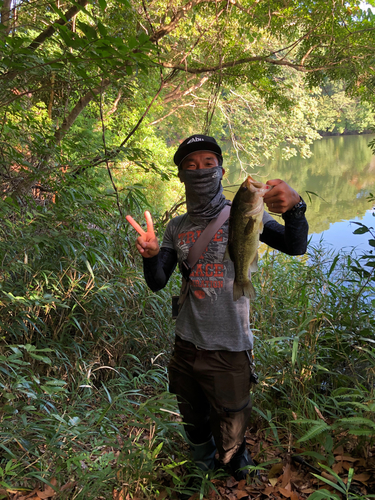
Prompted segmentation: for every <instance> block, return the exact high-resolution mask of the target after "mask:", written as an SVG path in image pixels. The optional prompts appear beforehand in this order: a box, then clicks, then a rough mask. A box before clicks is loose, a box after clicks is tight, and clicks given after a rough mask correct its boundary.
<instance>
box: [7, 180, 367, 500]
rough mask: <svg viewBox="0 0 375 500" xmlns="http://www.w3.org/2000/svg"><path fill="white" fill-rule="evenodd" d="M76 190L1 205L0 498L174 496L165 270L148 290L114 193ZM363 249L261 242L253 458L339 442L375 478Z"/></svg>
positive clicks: (318, 449)
mask: <svg viewBox="0 0 375 500" xmlns="http://www.w3.org/2000/svg"><path fill="white" fill-rule="evenodd" d="M90 191H91V192H90ZM90 191H88V190H87V189H85V187H84V186H83V185H82V186H81V188H80V189H69V188H67V189H66V190H62V193H63V194H62V195H60V196H61V198H60V199H57V200H56V203H55V204H47V205H40V204H37V203H35V204H34V206H31V205H29V206H28V207H27V210H26V209H25V208H23V207H16V206H15V205H13V204H12V203H11V201H9V200H8V201H5V202H3V203H2V204H1V210H2V214H1V215H2V216H1V231H2V236H1V239H0V252H1V262H2V275H1V283H0V293H1V306H2V307H1V311H0V325H1V347H0V360H1V364H0V384H1V413H0V418H1V426H0V474H1V476H0V498H1V497H2V498H8V497H9V498H13V497H15V495H16V493H17V494H18V495H19V496H18V498H20V497H22V495H21V492H23V494H24V495H25V496H26V494H28V493H30V492H31V491H32V490H33V489H34V488H35V487H36V488H37V490H38V491H40V492H42V493H43V492H48V491H54V490H56V491H58V492H59V498H69V499H73V498H74V499H82V500H83V499H88V498H90V499H99V498H104V499H108V498H112V497H113V498H117V497H116V496H113V495H120V494H121V495H123V496H118V498H125V497H126V495H130V497H129V498H132V497H134V498H158V495H159V494H163V495H167V497H168V498H173V494H174V493H173V491H176V490H178V489H182V488H184V485H185V484H186V482H187V475H188V473H189V470H190V467H191V466H190V464H189V462H188V461H187V460H188V453H187V450H186V448H184V445H183V440H182V438H181V424H180V421H179V418H178V415H177V407H176V403H175V400H174V398H173V397H172V396H170V395H169V394H168V392H167V378H166V364H167V361H168V357H169V355H170V352H171V349H172V343H173V326H174V325H173V321H172V320H171V314H170V312H171V311H170V309H171V307H170V303H171V295H172V294H173V293H176V291H177V290H178V286H179V276H178V274H176V275H175V276H174V277H173V279H172V280H171V282H170V284H169V285H168V287H167V288H166V289H164V290H163V291H161V292H158V293H157V294H154V293H152V292H150V291H149V290H148V288H147V286H146V285H145V282H144V278H143V273H142V268H141V262H140V260H139V258H138V256H137V255H136V252H135V251H134V248H133V239H134V236H133V234H129V232H128V231H129V228H128V227H127V226H125V225H124V224H123V221H122V220H121V219H119V218H118V217H117V216H116V215H114V214H115V211H114V210H113V208H114V203H113V201H112V198H111V197H105V196H102V197H101V195H97V196H96V197H95V198H94V197H93V190H92V189H91V190H90ZM100 200H101V201H100ZM99 201H100V203H99ZM68 202H69V203H68ZM129 202H130V201H129ZM93 203H95V209H94V207H93ZM123 208H124V207H123ZM161 220H162V218H160V220H159V222H158V224H157V227H158V228H159V230H160V231H162V230H163V224H162V222H161ZM14 221H16V222H14ZM358 231H359V232H366V231H367V232H368V229H367V228H366V227H364V226H361V225H359V227H358ZM368 234H369V236H370V244H371V246H373V247H374V246H375V239H374V238H375V235H374V234H373V233H372V232H371V231H370V232H368ZM374 264H375V262H374V256H373V254H372V253H368V254H366V255H364V256H357V257H355V256H354V255H342V254H340V255H338V254H337V255H335V254H330V253H327V252H326V251H325V250H323V249H312V248H310V249H309V257H304V258H290V257H287V256H284V255H282V254H278V253H277V252H268V253H267V254H266V255H264V256H263V258H262V261H261V269H260V272H258V273H257V274H256V278H255V279H256V282H255V285H256V288H257V289H258V292H259V293H258V298H257V300H256V301H255V302H254V303H253V307H252V311H251V323H252V325H253V328H254V333H255V337H256V347H255V356H256V362H257V370H258V373H259V376H260V384H259V386H258V387H257V388H256V390H255V392H254V428H253V430H252V432H253V433H254V435H256V436H261V438H259V440H258V441H257V442H256V446H255V451H256V458H257V460H258V461H259V462H261V464H262V463H263V462H267V461H268V462H269V461H270V459H272V458H273V460H271V462H272V463H273V461H276V462H278V463H281V462H282V460H284V465H285V463H286V462H285V460H288V458H287V457H291V456H292V455H293V453H297V454H298V455H300V456H302V457H303V459H304V460H306V461H307V462H308V463H310V464H312V465H315V466H316V467H318V468H319V469H320V470H321V471H322V472H324V470H323V469H324V467H328V468H329V470H330V471H331V475H332V473H335V472H334V471H335V470H337V469H335V468H334V469H333V472H332V469H331V468H332V467H334V466H335V464H336V462H335V450H337V449H338V448H340V447H341V448H342V450H343V455H347V456H349V457H352V460H354V459H358V460H360V459H364V460H365V463H366V464H367V469H366V468H365V469H366V470H367V471H368V474H370V478H371V477H372V478H373V477H374V475H373V473H374V469H373V464H372V461H371V460H372V459H371V456H373V454H374V439H375V426H374V422H373V414H374V410H375V408H374V374H375V356H374V353H375V346H374V340H373V331H374V328H375V318H374V314H373V311H374V299H373V298H374V296H375V295H374V284H375V279H374V269H375V265H374ZM262 433H263V434H262ZM271 438H272V439H271ZM270 442H271V445H270ZM266 443H267V446H265V444H266ZM276 452H277V453H276ZM336 455H337V452H336ZM353 457H354V458H353ZM272 463H270V464H269V465H268V466H267V465H266V466H265V470H264V471H263V472H262V474H263V475H262V476H261V477H262V479H263V481H264V483H261V487H262V488H265V487H266V486H267V480H268V474H269V471H270V468H271V465H272ZM351 463H352V462H351ZM318 464H321V465H318ZM352 465H353V463H352ZM280 471H281V469H279V473H280ZM349 473H351V472H350V471H349ZM356 474H357V473H356ZM365 474H366V473H365ZM371 474H372V476H371ZM340 475H341V477H343V478H345V477H346V475H347V471H345V469H343V470H342V472H340ZM310 477H311V476H310ZM322 477H323V479H322V480H320V483H319V484H320V486H322V484H323V485H324V483H322V481H325V479H327V477H328V476H327V477H326V478H324V475H323V476H322ZM355 477H356V476H354V480H355ZM357 477H359V474H357ZM363 477H365V478H366V477H367V476H362V479H363ZM221 478H222V476H220V473H217V476H216V482H214V483H210V482H209V481H208V480H207V481H206V483H205V484H206V487H208V488H209V487H210V485H211V488H212V487H213V486H215V485H216V486H215V487H216V488H218V487H219V485H220V484H221V483H220V480H222V479H221ZM326 482H327V481H326ZM339 484H340V483H338V485H339ZM353 484H356V485H357V486H356V487H357V489H356V490H355V491H356V492H357V493H356V494H357V497H355V496H353V495H352V493H350V494H349V493H348V496H347V497H345V498H369V497H368V496H366V492H367V494H368V493H370V492H371V488H374V484H373V481H372V480H371V479H367V480H363V482H360V481H359V482H357V483H356V482H354V483H353ZM338 485H336V486H335V487H337V488H338ZM325 486H326V487H327V488H328V489H330V490H331V491H333V492H335V491H336V490H335V489H334V488H335V487H332V486H329V485H327V484H326V485H325ZM317 487H318V483H317V484H315V485H313V488H315V489H316V488H317ZM48 488H53V490H48ZM293 488H295V487H293ZM296 491H299V494H300V495H301V498H307V496H309V495H308V494H305V495H304V494H303V489H300V490H298V488H297V490H296ZM361 491H362V493H361ZM113 492H115V493H113ZM336 493H337V491H336ZM361 495H362V496H361ZM222 498H223V497H222ZM311 498H317V497H312V496H311ZM324 498H329V497H327V496H326V497H324ZM332 498H336V497H334V496H332Z"/></svg>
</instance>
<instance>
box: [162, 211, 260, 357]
mask: <svg viewBox="0 0 375 500" xmlns="http://www.w3.org/2000/svg"><path fill="white" fill-rule="evenodd" d="M267 215H268V214H267ZM268 217H270V216H269V215H268ZM228 224H229V222H228V221H227V222H225V223H224V225H223V226H222V227H221V228H220V229H219V230H218V231H217V233H216V234H215V236H214V237H213V238H212V240H211V241H210V243H209V245H208V247H207V248H206V251H205V252H204V253H203V255H202V256H201V257H200V258H199V260H198V262H197V263H196V264H195V266H194V267H193V269H192V271H191V274H190V280H191V283H190V289H189V293H188V296H187V297H186V300H185V302H184V303H183V306H182V308H181V311H180V313H179V315H178V317H177V319H176V334H177V335H178V336H179V337H181V338H182V339H184V340H188V341H189V342H192V343H193V344H195V345H196V346H197V347H200V348H201V349H208V350H226V351H236V352H238V351H244V350H247V349H252V347H253V335H252V332H251V330H250V326H249V312H250V311H249V299H248V298H247V297H241V298H240V299H239V300H237V301H236V302H234V301H233V281H234V266H233V262H232V261H231V260H224V254H225V249H226V246H227V242H228ZM204 229H205V226H198V225H196V224H194V223H193V222H192V221H191V220H190V217H189V215H188V214H184V215H181V216H179V217H176V218H174V219H172V220H171V221H170V222H169V224H168V226H167V228H166V231H165V234H164V239H163V243H162V247H165V248H171V249H173V250H175V251H176V252H177V258H178V262H179V263H181V262H182V261H183V260H185V259H186V258H187V256H188V252H189V249H190V247H191V246H192V245H193V244H194V243H195V240H196V239H197V238H198V237H199V235H200V234H201V233H202V231H203V230H204Z"/></svg>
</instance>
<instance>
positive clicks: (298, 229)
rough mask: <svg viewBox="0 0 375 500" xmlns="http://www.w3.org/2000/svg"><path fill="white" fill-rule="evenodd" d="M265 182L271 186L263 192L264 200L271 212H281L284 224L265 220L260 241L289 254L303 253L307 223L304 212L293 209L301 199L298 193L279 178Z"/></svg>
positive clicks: (305, 244) (305, 247) (307, 228)
mask: <svg viewBox="0 0 375 500" xmlns="http://www.w3.org/2000/svg"><path fill="white" fill-rule="evenodd" d="M267 184H268V185H270V186H273V187H272V189H271V190H270V191H269V192H268V193H266V194H265V196H264V202H265V203H266V205H267V208H268V209H269V210H270V211H271V212H274V213H278V214H282V217H283V219H284V221H285V226H283V225H282V224H279V223H278V222H277V221H275V220H273V219H270V220H268V221H266V223H265V225H264V229H263V233H262V234H261V235H260V241H262V242H264V243H266V244H267V245H269V246H271V247H272V248H275V249H276V250H280V251H281V252H284V253H287V254H289V255H302V254H304V253H305V252H306V249H307V236H308V231H309V225H308V223H307V220H306V218H305V216H304V214H299V213H296V212H295V211H294V210H293V209H294V207H295V205H296V204H297V203H299V201H300V199H301V198H300V196H299V194H298V193H297V191H295V190H294V189H293V188H291V187H290V186H289V185H288V184H287V183H286V182H284V181H282V180H280V179H273V180H270V181H267Z"/></svg>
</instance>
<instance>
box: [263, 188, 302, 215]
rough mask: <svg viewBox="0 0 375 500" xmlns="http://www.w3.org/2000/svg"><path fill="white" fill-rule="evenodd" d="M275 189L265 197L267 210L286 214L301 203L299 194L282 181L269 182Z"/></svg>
mask: <svg viewBox="0 0 375 500" xmlns="http://www.w3.org/2000/svg"><path fill="white" fill-rule="evenodd" d="M267 184H268V185H269V186H273V188H272V189H271V190H270V191H268V192H267V193H266V194H265V195H264V202H265V203H266V205H267V208H268V209H269V210H270V211H271V212H274V213H279V214H282V213H285V212H286V211H287V210H290V209H291V208H293V206H294V205H295V204H296V203H298V201H299V194H298V193H297V192H296V191H295V190H294V189H293V188H291V187H290V186H289V184H287V183H286V182H284V181H282V180H281V179H272V180H269V181H267Z"/></svg>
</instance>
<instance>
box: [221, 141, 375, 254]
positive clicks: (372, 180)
mask: <svg viewBox="0 0 375 500" xmlns="http://www.w3.org/2000/svg"><path fill="white" fill-rule="evenodd" d="M374 137H375V136H373V135H359V136H340V137H325V138H323V139H321V140H319V141H316V142H315V143H314V144H313V145H312V147H311V150H312V152H313V156H312V157H311V158H308V159H303V158H300V157H294V158H291V159H289V160H282V159H281V158H280V157H279V158H274V159H273V160H266V159H265V161H264V165H262V166H260V167H259V169H258V170H257V172H255V171H254V170H248V173H251V174H252V175H254V177H256V178H259V179H261V180H262V181H264V182H265V181H266V180H267V179H277V178H280V179H283V180H285V181H286V182H287V183H288V184H290V185H291V186H292V187H293V188H294V189H296V191H298V192H299V193H300V194H301V195H302V197H303V198H304V199H305V201H306V203H307V206H308V210H307V213H306V216H307V219H308V221H309V226H310V234H314V233H315V235H314V236H313V240H314V242H317V241H319V239H320V235H321V233H323V239H324V240H326V241H327V242H328V243H331V245H332V246H333V247H335V248H336V249H339V248H342V247H345V246H357V245H358V244H359V239H361V241H362V240H365V241H367V239H366V235H364V237H362V238H358V236H356V235H355V236H353V235H352V232H353V231H354V230H355V229H356V227H357V226H354V225H350V224H349V222H343V221H351V220H357V221H360V222H362V223H363V224H367V222H368V221H369V223H370V224H372V226H375V219H374V218H373V217H372V213H371V208H372V206H371V204H370V203H369V201H368V200H367V199H366V197H367V196H368V195H369V194H370V193H373V194H375V156H372V154H371V150H370V149H369V147H368V143H369V141H370V140H371V139H373V138H374ZM280 156H281V155H280ZM228 165H229V166H228ZM224 166H225V168H226V175H225V177H226V178H227V185H229V184H234V183H236V184H238V183H239V182H242V180H243V179H244V178H245V176H246V174H245V172H241V168H240V166H239V163H238V160H237V158H236V156H235V155H234V154H232V155H229V157H228V159H227V158H225V165H224ZM309 193H310V194H309ZM312 193H314V194H312ZM226 194H227V193H226ZM365 216H366V220H364V219H363V218H364V217H365ZM336 223H341V224H339V225H336ZM318 235H319V236H318Z"/></svg>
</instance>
